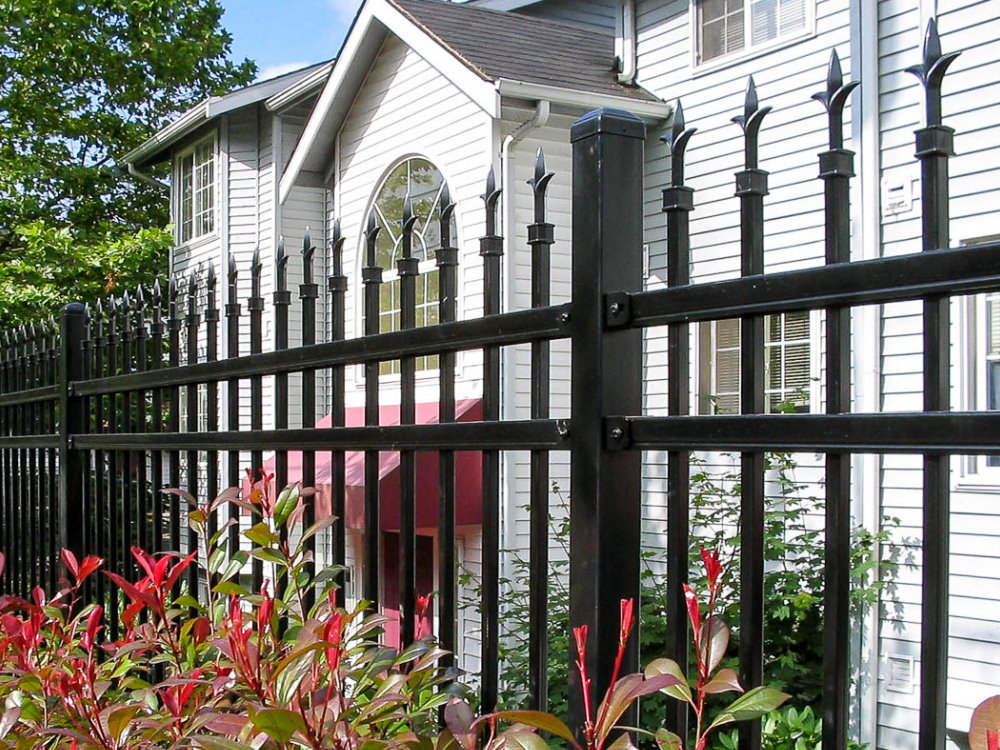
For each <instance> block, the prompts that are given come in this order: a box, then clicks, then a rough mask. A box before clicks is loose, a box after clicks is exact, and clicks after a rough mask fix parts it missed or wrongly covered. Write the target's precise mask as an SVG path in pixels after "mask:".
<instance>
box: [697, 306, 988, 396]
mask: <svg viewBox="0 0 1000 750" xmlns="http://www.w3.org/2000/svg"><path fill="white" fill-rule="evenodd" d="M998 302H1000V299H998ZM998 310H1000V307H998ZM811 328H812V326H811V321H810V315H809V313H808V312H790V313H781V314H779V315H768V316H767V317H766V318H765V326H764V331H765V334H764V335H765V342H764V361H765V363H766V371H765V375H764V397H765V405H766V409H767V411H768V412H782V411H799V412H805V411H809V403H810V391H811V386H812V342H811V339H810V335H811ZM998 340H1000V333H998ZM698 350H699V360H700V361H699V374H698V393H699V399H698V412H699V413H700V414H738V413H739V412H740V321H739V320H738V319H732V320H713V321H708V322H705V323H702V324H701V325H700V328H699V349H698ZM998 362H1000V357H998ZM998 383H1000V378H998ZM998 403H1000V401H998Z"/></svg>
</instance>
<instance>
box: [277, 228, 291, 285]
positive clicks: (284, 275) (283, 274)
mask: <svg viewBox="0 0 1000 750" xmlns="http://www.w3.org/2000/svg"><path fill="white" fill-rule="evenodd" d="M274 268H275V272H276V277H277V278H276V279H275V289H277V290H278V291H279V292H281V291H284V290H285V287H286V286H288V253H286V252H285V238H284V237H279V238H278V249H277V251H276V252H275V254H274Z"/></svg>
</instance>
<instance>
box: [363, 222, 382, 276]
mask: <svg viewBox="0 0 1000 750" xmlns="http://www.w3.org/2000/svg"><path fill="white" fill-rule="evenodd" d="M381 231H382V227H380V226H379V225H378V222H377V221H375V209H374V208H373V209H372V210H371V211H369V212H368V228H367V229H365V240H366V241H367V245H366V247H365V250H366V252H365V260H366V262H367V263H368V267H369V268H375V267H376V262H377V258H376V252H375V251H376V243H377V242H378V235H379V232H381Z"/></svg>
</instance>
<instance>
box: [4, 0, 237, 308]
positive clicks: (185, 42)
mask: <svg viewBox="0 0 1000 750" xmlns="http://www.w3.org/2000/svg"><path fill="white" fill-rule="evenodd" d="M221 16H222V8H221V7H220V5H219V2H218V0H90V1H89V2H86V3H81V2H78V1H77V0H0V232H2V233H3V236H2V237H0V274H2V275H3V279H2V282H0V283H2V284H3V285H4V286H14V287H17V286H22V285H24V284H27V283H32V282H31V279H30V278H27V277H22V276H19V275H18V273H17V269H18V268H20V269H21V270H25V269H24V264H23V263H21V264H20V265H19V264H17V263H12V262H13V261H18V260H26V259H25V258H24V256H23V253H24V250H25V247H26V245H27V244H34V245H35V248H36V249H38V245H37V243H38V241H39V236H40V233H42V234H44V232H42V230H41V229H40V228H39V226H40V225H39V224H38V222H42V223H43V224H44V227H46V228H48V229H51V230H53V231H54V232H56V233H58V232H62V231H63V230H66V231H68V232H69V233H70V234H71V236H72V237H73V239H74V242H75V243H77V244H78V245H79V251H80V254H82V255H83V256H85V257H86V258H87V260H88V262H87V263H85V264H84V265H85V266H87V270H88V272H89V270H90V268H89V267H90V266H92V265H93V264H92V263H90V262H89V261H91V260H94V258H95V255H100V253H101V248H106V247H107V246H108V245H109V243H110V244H113V243H115V242H118V241H119V240H121V239H122V238H123V237H125V236H126V235H135V234H136V232H138V231H139V230H142V229H151V228H156V227H162V226H164V225H165V224H166V222H167V221H168V214H167V201H166V195H165V194H164V192H163V191H162V190H159V189H157V188H156V187H154V186H152V185H149V184H146V183H143V182H141V181H138V180H136V179H134V178H132V177H131V176H128V175H124V174H123V173H122V170H121V169H120V168H119V167H118V165H117V164H116V159H118V158H120V157H121V156H122V155H123V154H125V153H126V152H128V151H130V150H131V149H133V148H135V147H136V146H138V145H139V144H140V143H142V142H143V141H144V140H145V139H146V138H148V137H149V136H150V135H151V134H152V133H153V132H155V131H156V130H157V129H158V128H160V127H162V126H163V125H164V124H165V123H166V122H167V121H168V120H170V119H171V118H172V117H175V116H176V115H177V114H178V113H179V112H181V111H183V110H184V109H186V108H187V107H189V106H191V105H192V104H194V103H196V102H197V101H199V100H201V99H203V98H204V97H206V96H209V95H214V94H220V93H223V92H225V91H228V90H231V89H232V88H233V87H234V86H239V85H243V84H245V83H248V82H249V81H250V80H251V79H252V77H253V73H254V65H253V63H252V62H250V61H248V60H245V61H243V62H241V63H236V62H233V61H232V60H230V59H229V48H230V42H231V38H230V36H229V34H228V33H227V32H225V31H224V30H223V29H222V28H221V26H220V20H221ZM30 227H34V228H33V229H32V228H30ZM25 232H27V235H26V234H25ZM61 241H62V240H61V239H60V240H59V242H60V243H61ZM57 244H58V243H57ZM112 255H114V253H112ZM53 256H55V257H54V260H60V261H62V260H64V258H62V257H61V255H60V252H59V251H54V252H53ZM38 260H39V259H38V258H36V259H34V261H33V262H37V261H38ZM41 260H42V262H43V263H46V261H45V259H44V258H42V259H41ZM158 262H159V263H163V264H165V256H164V257H163V258H161V259H159V260H158ZM48 265H50V266H53V267H51V268H48V269H47V270H45V271H40V272H41V273H42V274H43V275H47V276H50V277H53V278H54V277H57V276H59V274H60V272H61V271H64V270H66V269H60V268H56V267H54V264H53V263H49V264H48ZM157 270H159V267H158V266H155V265H154V266H147V267H146V268H145V269H144V272H146V273H147V274H148V273H151V272H155V271H157ZM118 272H119V270H118V269H115V268H109V267H103V268H100V269H98V270H97V276H96V280H98V281H99V280H101V279H104V278H105V277H106V276H109V275H110V276H112V277H113V276H114V275H115V274H116V273H118ZM43 296H45V297H46V299H51V295H49V294H47V293H46V294H45V295H43ZM57 296H58V295H57ZM62 299H66V297H65V295H64V296H63V297H62ZM6 312H7V313H8V314H7V316H6V317H8V318H10V317H11V316H13V317H19V316H23V315H24V314H29V315H30V314H31V312H32V311H30V310H16V309H8V310H7V311H6Z"/></svg>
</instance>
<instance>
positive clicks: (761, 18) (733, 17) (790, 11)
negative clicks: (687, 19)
mask: <svg viewBox="0 0 1000 750" xmlns="http://www.w3.org/2000/svg"><path fill="white" fill-rule="evenodd" d="M810 2H813V0H694V8H695V25H696V27H697V61H698V64H701V63H706V62H709V61H711V60H715V59H717V58H721V57H725V56H726V55H731V54H734V53H737V52H741V51H744V50H752V49H754V48H757V47H765V46H768V45H770V44H771V43H773V42H775V41H777V40H779V39H783V38H785V37H790V36H795V35H798V34H800V33H803V32H804V31H805V30H806V28H807V24H808V20H809V19H808V11H809V6H808V3H810Z"/></svg>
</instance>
